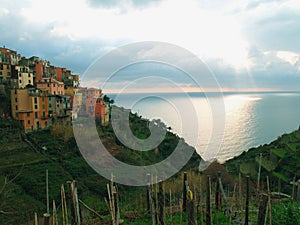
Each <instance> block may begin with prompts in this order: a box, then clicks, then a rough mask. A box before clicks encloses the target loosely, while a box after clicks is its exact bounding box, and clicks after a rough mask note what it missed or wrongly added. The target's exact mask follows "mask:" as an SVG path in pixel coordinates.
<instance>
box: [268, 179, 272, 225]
mask: <svg viewBox="0 0 300 225" xmlns="http://www.w3.org/2000/svg"><path fill="white" fill-rule="evenodd" d="M267 188H268V203H269V213H270V225H272V204H271V187H270V180H269V176H267Z"/></svg>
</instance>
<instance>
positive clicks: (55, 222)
mask: <svg viewBox="0 0 300 225" xmlns="http://www.w3.org/2000/svg"><path fill="white" fill-rule="evenodd" d="M52 209H53V210H52V211H53V212H52V213H53V215H52V225H58V220H57V213H56V204H55V201H54V200H53V203H52Z"/></svg>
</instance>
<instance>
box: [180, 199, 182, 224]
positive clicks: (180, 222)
mask: <svg viewBox="0 0 300 225" xmlns="http://www.w3.org/2000/svg"><path fill="white" fill-rule="evenodd" d="M179 207H180V221H179V224H180V225H182V199H180V200H179Z"/></svg>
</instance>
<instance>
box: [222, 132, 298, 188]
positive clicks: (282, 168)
mask: <svg viewBox="0 0 300 225" xmlns="http://www.w3.org/2000/svg"><path fill="white" fill-rule="evenodd" d="M260 154H262V161H261V168H262V169H261V179H262V180H265V179H266V177H267V176H269V178H270V181H271V184H272V186H276V187H277V189H278V190H280V187H278V179H279V180H280V183H281V186H282V187H283V189H282V190H284V191H286V192H287V193H291V190H290V188H291V186H290V185H289V183H290V182H291V181H293V179H294V178H295V179H296V180H298V179H300V130H297V131H294V132H292V133H290V134H284V135H282V136H280V137H278V138H277V140H275V141H273V142H271V143H270V144H266V145H263V146H259V147H257V148H253V149H250V150H249V151H248V152H244V153H243V154H241V155H240V156H237V157H235V158H233V159H231V160H229V161H228V162H226V163H225V166H226V167H227V169H228V171H229V172H230V173H232V174H239V173H242V174H245V175H249V176H250V177H251V178H252V179H253V180H256V179H257V176H258V168H259V162H260Z"/></svg>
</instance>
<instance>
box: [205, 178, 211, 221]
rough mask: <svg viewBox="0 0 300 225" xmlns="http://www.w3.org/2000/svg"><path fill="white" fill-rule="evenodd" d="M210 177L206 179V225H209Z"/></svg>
mask: <svg viewBox="0 0 300 225" xmlns="http://www.w3.org/2000/svg"><path fill="white" fill-rule="evenodd" d="M210 213H211V212H210V177H209V176H207V177H206V225H211V216H210Z"/></svg>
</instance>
